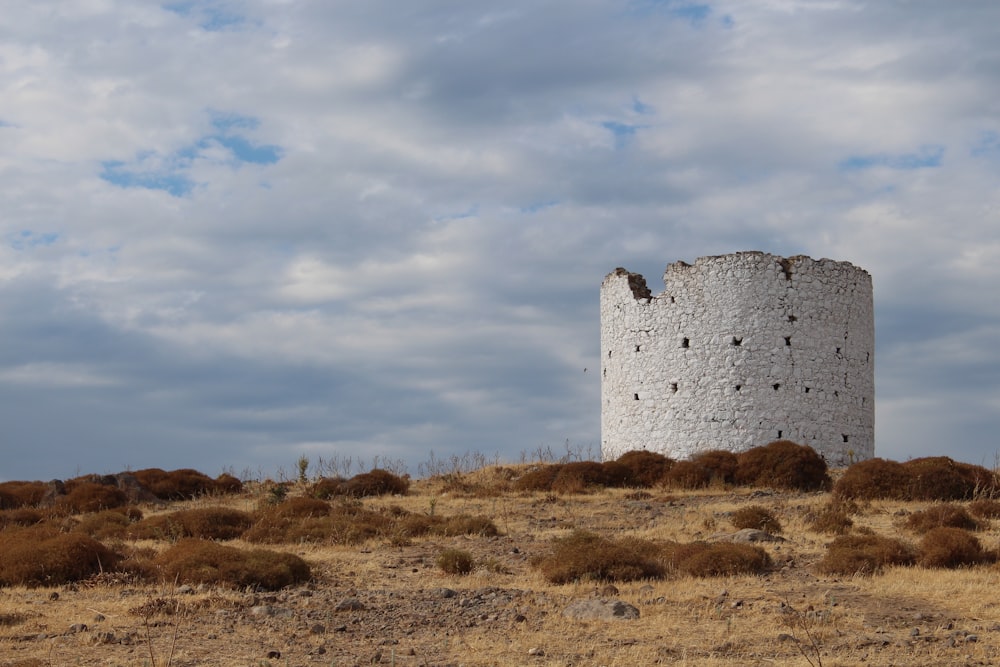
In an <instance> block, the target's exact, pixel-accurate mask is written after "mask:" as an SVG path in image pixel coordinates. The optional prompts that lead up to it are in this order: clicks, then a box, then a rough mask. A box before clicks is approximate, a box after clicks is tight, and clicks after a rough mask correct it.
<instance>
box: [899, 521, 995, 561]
mask: <svg viewBox="0 0 1000 667" xmlns="http://www.w3.org/2000/svg"><path fill="white" fill-rule="evenodd" d="M995 560H996V555H995V554H991V553H989V552H986V551H984V550H983V546H982V544H980V543H979V540H978V539H977V538H976V536H975V535H973V534H972V533H970V532H968V531H966V530H962V529H961V528H947V527H938V528H931V529H930V530H929V531H927V534H926V535H924V537H923V539H922V540H921V541H920V558H919V561H918V562H919V563H920V565H923V566H924V567H946V568H956V567H962V566H963V565H978V564H980V563H988V562H989V563H991V562H993V561H995Z"/></svg>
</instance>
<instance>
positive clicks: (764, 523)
mask: <svg viewBox="0 0 1000 667" xmlns="http://www.w3.org/2000/svg"><path fill="white" fill-rule="evenodd" d="M730 520H731V521H732V522H733V526H735V527H736V528H737V529H739V530H742V529H744V528H753V529H754V530H763V531H764V532H765V533H771V534H777V533H780V532H781V522H780V521H778V519H777V517H775V516H774V514H773V513H772V512H771V510H769V509H767V508H766V507H764V506H763V505H748V506H747V507H741V508H740V509H738V510H736V511H735V512H733V515H732V517H730Z"/></svg>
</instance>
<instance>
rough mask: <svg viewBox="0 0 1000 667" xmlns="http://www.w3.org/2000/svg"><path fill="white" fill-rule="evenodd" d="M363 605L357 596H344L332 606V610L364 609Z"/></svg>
mask: <svg viewBox="0 0 1000 667" xmlns="http://www.w3.org/2000/svg"><path fill="white" fill-rule="evenodd" d="M364 609H365V605H364V603H363V602H361V600H359V599H357V598H344V599H343V600H341V601H340V602H338V603H337V606H336V607H334V608H333V610H334V611H364Z"/></svg>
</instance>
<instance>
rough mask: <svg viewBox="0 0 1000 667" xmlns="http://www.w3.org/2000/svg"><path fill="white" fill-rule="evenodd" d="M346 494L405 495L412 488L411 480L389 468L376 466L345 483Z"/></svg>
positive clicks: (363, 495) (360, 495) (361, 495)
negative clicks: (390, 470)
mask: <svg viewBox="0 0 1000 667" xmlns="http://www.w3.org/2000/svg"><path fill="white" fill-rule="evenodd" d="M343 489H344V494H345V495H348V496H353V497H355V498H363V497H368V496H386V495H397V496H404V495H406V492H407V491H409V490H410V480H409V479H407V478H405V477H400V476H399V475H394V474H393V473H391V472H389V471H388V470H382V469H381V468H374V469H372V470H371V471H369V472H363V473H361V474H360V475H355V476H354V477H352V478H350V479H349V480H347V481H346V482H344V484H343Z"/></svg>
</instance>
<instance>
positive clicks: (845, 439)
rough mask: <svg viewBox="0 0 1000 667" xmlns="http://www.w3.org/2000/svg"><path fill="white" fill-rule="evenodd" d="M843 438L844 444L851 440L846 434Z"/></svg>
mask: <svg viewBox="0 0 1000 667" xmlns="http://www.w3.org/2000/svg"><path fill="white" fill-rule="evenodd" d="M841 437H843V438H844V442H847V441H848V440H850V438H848V437H847V434H846V433H844V434H843V435H842V436H841Z"/></svg>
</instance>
